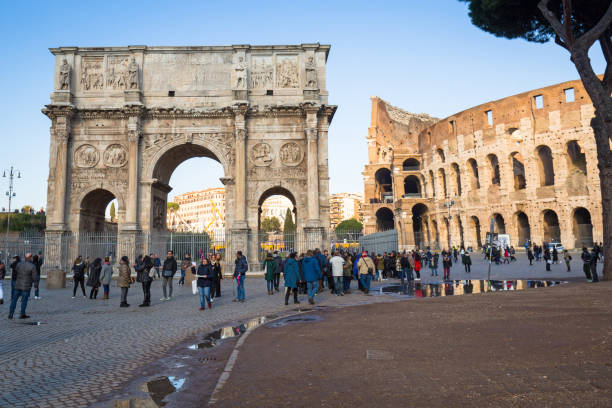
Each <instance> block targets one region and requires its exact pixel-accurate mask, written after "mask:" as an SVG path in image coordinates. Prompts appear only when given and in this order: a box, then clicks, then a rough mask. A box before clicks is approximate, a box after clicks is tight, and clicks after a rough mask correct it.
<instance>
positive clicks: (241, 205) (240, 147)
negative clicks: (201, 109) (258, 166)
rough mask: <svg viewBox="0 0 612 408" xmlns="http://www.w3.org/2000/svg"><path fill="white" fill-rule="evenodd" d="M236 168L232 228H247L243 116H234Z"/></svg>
mask: <svg viewBox="0 0 612 408" xmlns="http://www.w3.org/2000/svg"><path fill="white" fill-rule="evenodd" d="M235 134H236V162H235V163H236V167H235V170H234V171H235V174H234V180H235V181H234V184H235V185H234V209H235V213H234V225H233V227H234V228H247V225H248V224H247V218H246V201H247V195H246V187H247V186H246V184H247V174H246V161H247V158H246V139H247V131H246V129H245V126H244V116H243V115H237V116H236V131H235Z"/></svg>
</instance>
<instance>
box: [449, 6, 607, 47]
mask: <svg viewBox="0 0 612 408" xmlns="http://www.w3.org/2000/svg"><path fill="white" fill-rule="evenodd" d="M459 1H461V2H464V3H467V4H468V8H469V16H470V19H471V20H472V24H474V25H475V26H476V27H478V28H480V29H481V30H483V31H486V32H488V33H491V34H493V35H495V36H497V37H505V38H511V39H512V38H523V39H525V40H527V41H532V42H539V43H543V42H547V41H549V40H550V39H551V38H555V33H554V31H553V29H552V27H551V26H550V24H549V23H548V21H547V20H546V19H545V18H544V16H543V15H542V13H541V12H540V9H538V3H539V1H538V0H459ZM609 4H610V0H580V1H574V2H572V14H571V19H572V27H573V30H574V36H575V37H579V36H580V35H582V34H584V33H585V32H587V31H588V30H589V29H591V28H592V27H593V26H594V25H595V24H597V22H598V21H599V19H600V18H601V17H602V16H603V15H604V14H605V12H606V9H607V8H608V6H609ZM548 8H549V9H550V11H551V12H553V13H554V14H555V15H556V16H557V18H558V19H559V20H560V21H561V22H562V23H563V2H562V0H550V1H549V2H548ZM609 31H610V29H609Z"/></svg>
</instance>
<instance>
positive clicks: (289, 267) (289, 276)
mask: <svg viewBox="0 0 612 408" xmlns="http://www.w3.org/2000/svg"><path fill="white" fill-rule="evenodd" d="M296 256H297V254H296V253H295V252H292V253H291V254H290V255H289V258H287V260H286V261H285V267H284V269H283V275H284V277H285V306H286V305H288V304H289V295H290V294H291V291H293V303H295V304H299V303H300V302H298V282H299V281H300V280H301V279H300V268H299V265H298V263H297V261H296V260H295V257H296Z"/></svg>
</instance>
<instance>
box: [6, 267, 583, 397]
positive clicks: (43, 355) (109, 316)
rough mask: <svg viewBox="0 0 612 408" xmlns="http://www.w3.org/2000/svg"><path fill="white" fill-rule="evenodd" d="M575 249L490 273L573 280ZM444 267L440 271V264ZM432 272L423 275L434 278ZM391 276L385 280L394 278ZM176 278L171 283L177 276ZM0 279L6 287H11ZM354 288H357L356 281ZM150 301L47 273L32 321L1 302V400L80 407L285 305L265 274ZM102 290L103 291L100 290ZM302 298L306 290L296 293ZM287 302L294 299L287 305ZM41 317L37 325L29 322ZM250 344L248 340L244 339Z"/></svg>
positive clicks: (352, 300) (348, 300)
mask: <svg viewBox="0 0 612 408" xmlns="http://www.w3.org/2000/svg"><path fill="white" fill-rule="evenodd" d="M577 258H578V257H577V256H574V262H573V265H572V268H573V270H574V271H573V272H571V273H567V272H566V271H565V265H561V264H560V265H553V271H552V272H545V271H544V269H545V266H544V263H542V262H540V263H537V264H536V265H535V266H532V267H529V266H528V262H527V261H526V260H524V259H521V258H519V260H518V261H517V262H513V263H512V264H511V265H493V266H492V274H491V276H492V278H493V279H521V278H554V279H570V280H578V279H579V278H581V277H582V272H581V268H580V263H579V261H577ZM473 259H474V265H473V272H472V273H471V274H470V275H466V274H465V273H464V272H463V266H462V265H457V266H453V268H452V272H451V278H453V279H465V278H466V276H467V277H469V278H472V279H483V278H485V279H486V275H487V268H488V264H487V263H485V262H484V261H481V258H480V257H479V256H474V257H473ZM440 273H441V270H440ZM432 280H433V278H431V276H429V273H424V274H423V281H425V282H427V281H432ZM394 281H395V280H393V279H390V280H388V281H387V282H383V283H384V284H386V283H390V282H394ZM175 284H176V282H175ZM9 285H10V282H9V281H8V280H7V281H6V282H5V289H6V288H7V287H10V286H9ZM352 286H353V288H355V287H356V284H355V282H353V285H352ZM152 293H153V305H152V307H150V308H139V307H138V306H137V305H138V304H139V303H140V302H141V301H142V290H141V289H140V285H135V286H133V287H132V289H130V293H129V296H128V302H129V303H130V304H131V305H132V306H131V307H130V308H127V309H120V308H119V288H117V287H116V286H115V283H114V282H113V285H112V287H111V299H110V300H107V301H105V300H100V299H98V300H95V301H94V300H89V299H84V298H82V297H77V298H76V299H72V298H71V296H72V287H71V285H70V284H69V287H68V288H66V289H60V290H52V291H47V290H45V288H44V280H43V284H42V289H41V296H42V299H41V300H34V299H32V298H30V302H29V304H28V314H29V315H30V316H31V319H29V320H25V321H24V320H18V319H16V320H14V321H9V320H7V319H6V315H7V314H8V304H7V303H6V302H5V304H4V305H2V306H0V312H1V313H2V315H3V317H2V319H1V320H0V332H1V333H2V342H1V344H0V373H1V374H0V380H1V384H2V388H3V389H2V393H1V394H0V407H22V406H23V407H43V406H58V407H59V406H61V407H84V406H88V405H90V404H92V403H94V402H95V401H97V400H98V398H99V397H100V396H102V395H104V394H108V393H113V391H118V390H120V389H122V387H123V385H124V384H125V383H126V382H127V381H128V380H129V379H130V378H132V377H134V376H136V375H138V371H139V368H141V367H143V366H145V365H147V364H149V363H151V362H153V361H155V360H156V359H158V358H160V357H162V356H164V355H165V353H167V352H168V351H169V350H170V349H171V348H172V346H173V345H176V344H177V343H180V342H182V341H185V340H188V339H191V338H193V337H194V336H196V335H197V334H201V333H206V332H209V331H211V330H212V329H214V328H217V327H219V326H220V325H222V324H224V323H231V322H236V321H241V320H244V319H247V318H252V317H257V316H263V315H267V314H270V313H277V312H279V311H282V310H283V309H285V310H286V309H287V307H285V306H284V305H283V299H282V298H281V296H280V295H274V296H268V295H267V294H266V289H265V281H264V280H263V279H261V278H248V279H247V281H246V293H247V302H246V303H245V304H239V303H233V302H231V300H232V283H231V281H230V280H228V279H226V280H224V281H223V289H222V293H223V297H222V298H220V299H217V300H216V301H215V303H214V304H213V307H214V308H213V310H212V311H209V310H206V311H204V312H201V311H199V310H198V307H199V303H198V298H197V296H193V295H192V294H191V288H190V287H187V286H184V287H176V286H175V288H174V297H173V299H172V301H170V302H160V301H159V298H160V297H161V283H160V281H155V282H154V283H153V286H152ZM99 297H101V295H99ZM301 299H302V301H305V300H306V299H305V296H303V295H302V296H301ZM396 300H397V298H393V297H388V296H365V295H363V294H361V293H360V292H358V291H354V294H352V295H348V296H344V297H337V296H333V295H330V293H329V291H325V292H324V293H323V294H321V295H320V296H317V303H318V304H322V305H329V306H335V305H343V306H346V305H357V304H363V303H379V302H391V301H396ZM289 307H291V306H289ZM32 322H40V323H41V324H40V325H29V324H27V323H32ZM247 344H248V343H247Z"/></svg>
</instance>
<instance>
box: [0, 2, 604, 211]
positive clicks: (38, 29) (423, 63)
mask: <svg viewBox="0 0 612 408" xmlns="http://www.w3.org/2000/svg"><path fill="white" fill-rule="evenodd" d="M0 36H1V37H2V38H3V50H2V51H3V58H2V63H1V64H0V85H1V87H0V89H1V90H2V97H1V98H0V106H1V108H2V112H3V118H2V120H1V121H0V135H1V136H0V137H1V138H2V139H1V140H2V143H1V145H0V146H1V151H2V154H1V155H0V163H1V165H0V170H3V169H5V168H8V167H10V166H11V165H14V166H16V167H17V168H18V169H20V170H21V173H22V179H20V180H19V181H18V183H17V185H16V191H17V197H16V201H15V203H16V205H17V206H22V205H24V204H30V205H33V206H34V207H36V208H40V207H41V206H46V191H47V188H46V180H47V177H48V160H49V126H50V121H49V119H47V118H46V117H45V116H44V115H42V113H41V112H40V109H41V108H42V107H43V106H44V105H45V104H47V103H49V94H50V92H51V91H52V86H53V58H52V55H51V54H50V53H49V51H48V48H49V47H58V46H125V45H135V44H138V45H140V44H142V45H229V44H245V43H249V44H294V43H296V44H300V43H309V42H320V43H326V44H331V46H332V48H331V52H330V55H329V60H328V65H327V84H328V90H329V92H330V98H329V100H330V103H331V104H336V105H338V106H339V107H338V111H337V113H336V116H335V118H334V121H333V123H332V126H331V128H330V132H329V156H330V159H329V166H330V177H331V192H332V193H334V192H341V191H349V192H358V191H362V190H363V184H362V179H361V172H362V171H363V166H364V164H365V162H366V159H367V150H366V142H365V136H366V134H367V131H368V126H369V124H370V99H369V98H370V96H373V95H377V96H380V97H382V98H383V99H386V100H387V101H389V102H391V103H392V104H393V105H396V106H398V107H401V108H403V109H405V110H408V111H412V112H416V113H421V112H424V113H429V114H431V115H434V116H438V117H441V118H442V117H445V116H448V115H450V114H453V113H455V112H458V111H461V110H463V109H466V108H469V107H471V106H474V105H478V104H480V103H483V102H486V101H488V100H494V99H498V98H502V97H505V96H509V95H513V94H515V93H519V92H523V91H527V90H529V89H533V88H538V87H542V86H546V85H551V84H554V83H557V82H561V81H566V80H570V79H576V78H578V75H577V73H576V71H575V68H574V66H573V65H572V64H571V62H570V61H569V57H568V54H567V52H566V51H565V50H563V49H561V48H560V47H558V46H556V45H554V44H545V45H541V44H531V43H528V42H526V41H522V40H513V41H510V40H505V39H501V38H495V37H494V36H492V35H489V34H487V33H485V32H482V31H480V30H478V29H477V28H475V27H474V26H472V24H471V23H470V20H469V17H468V15H467V11H466V6H465V4H464V3H460V2H458V1H455V0H432V1H413V0H404V1H378V2H372V1H363V2H361V1H327V2H310V3H309V2H291V1H248V2H247V1H237V0H235V1H231V2H230V1H203V0H201V1H172V2H170V1H164V2H162V1H147V2H138V1H125V0H124V1H112V0H107V1H104V2H92V1H62V2H50V1H39V2H37V1H29V2H9V1H3V2H2V3H1V4H0ZM591 54H592V62H593V66H594V67H595V69H596V71H597V72H598V73H600V72H602V71H603V67H604V62H603V57H602V56H601V52H600V51H599V49H598V48H595V47H594V49H593V50H592V53H591ZM347 153H348V154H347ZM194 174H197V175H203V176H199V177H197V178H194V177H193V175H194ZM221 176H222V174H221V168H220V165H218V164H216V163H215V162H213V161H211V160H207V159H192V160H189V161H187V162H185V163H183V164H182V165H180V166H179V168H177V170H176V171H175V173H174V174H173V177H172V180H171V185H172V186H173V187H174V191H173V192H172V193H171V196H173V195H174V194H175V193H182V192H186V191H190V190H196V189H202V188H207V187H213V186H218V185H220V183H219V181H218V178H219V177H221ZM0 186H1V188H2V191H4V190H5V189H6V188H7V186H8V183H7V180H6V179H2V178H0ZM1 197H5V196H4V194H2V196H1ZM5 201H6V200H5V199H4V198H2V201H0V207H4V206H6V205H7V203H6V202H5Z"/></svg>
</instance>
